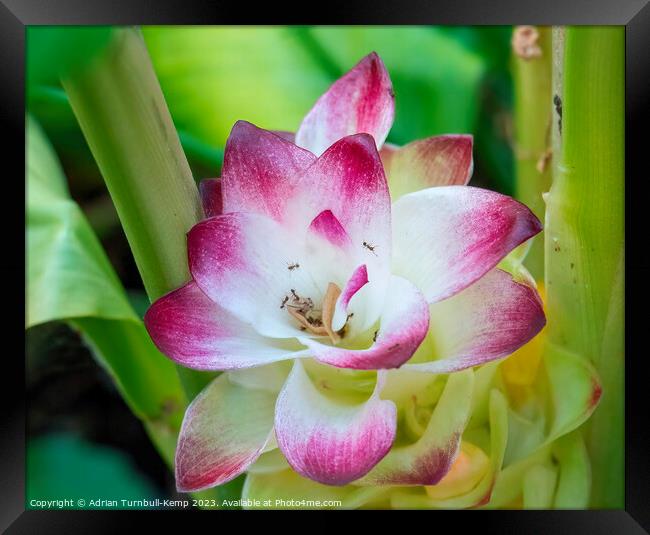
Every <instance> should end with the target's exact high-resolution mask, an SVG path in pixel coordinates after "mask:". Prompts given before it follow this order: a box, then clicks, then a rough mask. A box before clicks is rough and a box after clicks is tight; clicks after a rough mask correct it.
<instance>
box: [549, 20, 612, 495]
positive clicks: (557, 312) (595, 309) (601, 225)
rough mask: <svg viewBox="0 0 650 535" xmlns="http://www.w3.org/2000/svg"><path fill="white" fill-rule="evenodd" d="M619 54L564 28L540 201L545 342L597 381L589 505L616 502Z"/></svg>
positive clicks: (595, 30)
mask: <svg viewBox="0 0 650 535" xmlns="http://www.w3.org/2000/svg"><path fill="white" fill-rule="evenodd" d="M558 35H559V34H558ZM624 52H625V39H624V29H623V28H622V27H570V28H567V29H566V30H565V35H564V59H563V62H562V64H563V68H562V73H561V76H557V77H556V80H557V81H558V82H559V85H561V86H562V88H561V90H560V91H559V92H558V96H559V97H560V98H561V103H559V101H558V104H561V114H562V115H561V132H560V129H559V119H560V117H559V114H557V113H556V114H555V116H554V129H555V135H556V142H555V143H554V145H557V149H556V150H555V151H554V160H555V162H554V171H553V184H552V187H551V190H550V193H549V195H548V197H547V199H546V202H547V208H546V230H545V234H546V236H545V244H546V250H545V254H546V291H547V314H548V329H547V333H548V340H549V342H550V344H551V346H558V347H561V348H563V349H564V350H568V351H571V352H573V353H576V354H578V355H580V356H582V357H583V358H585V359H589V360H591V362H592V363H593V364H594V365H595V367H596V369H597V370H598V371H599V374H600V377H601V380H602V397H601V401H600V405H599V406H598V408H597V409H596V411H595V413H594V415H593V417H592V419H591V421H590V422H589V423H588V425H587V428H586V430H585V431H586V435H585V436H586V438H587V447H588V450H589V454H590V457H591V462H592V468H593V487H592V498H591V506H592V507H622V506H623V498H624V495H623V471H624V465H623V448H624V442H623V438H624V437H623V431H624V429H623V387H624V384H623V285H624V272H623V270H624V169H625V168H624V123H623V118H624V80H625V78H624V76H625V72H624V57H625V56H624Z"/></svg>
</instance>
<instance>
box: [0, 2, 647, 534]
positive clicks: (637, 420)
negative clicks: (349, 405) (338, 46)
mask: <svg viewBox="0 0 650 535" xmlns="http://www.w3.org/2000/svg"><path fill="white" fill-rule="evenodd" d="M247 11H248V12H247ZM104 24H111V25H113V24H117V25H126V24H128V25H133V24H136V25H141V24H203V25H205V24H240V25H242V24H246V25H250V24H391V25H397V24H451V25H474V24H477V25H496V24H540V25H570V24H577V25H581V24H590V25H591V24H595V25H600V24H602V25H624V26H625V27H626V128H625V133H626V134H625V135H626V242H627V245H626V249H627V259H626V281H627V284H626V295H625V298H626V368H625V371H626V415H625V425H626V474H625V475H626V482H625V485H626V498H625V509H624V510H610V511H605V510H599V511H595V510H594V511H517V512H515V511H505V512H504V511H500V512H499V511H490V512H487V511H484V512H480V513H478V512H474V513H472V514H470V515H462V517H461V515H459V514H456V513H451V514H454V519H453V522H454V523H456V522H461V523H464V522H465V520H466V519H469V520H470V521H471V522H472V523H476V524H477V525H478V526H479V529H482V530H484V529H486V528H488V530H490V531H491V530H494V531H497V532H498V533H502V534H506V533H558V534H561V533H572V534H575V533H589V534H594V535H595V534H601V533H602V534H609V533H617V534H619V533H620V534H627V533H630V534H636V533H644V532H646V533H647V532H648V531H650V507H649V504H650V484H649V482H650V428H649V426H648V425H647V423H646V422H647V415H646V408H647V407H648V406H650V388H648V386H647V382H648V379H647V376H646V375H645V374H644V373H643V372H644V369H643V360H645V359H646V358H647V357H646V353H647V351H646V352H644V351H642V350H641V351H639V349H642V348H643V343H642V338H641V336H642V335H643V334H644V323H645V321H646V318H647V317H648V313H647V311H645V310H644V303H646V302H648V299H649V298H650V295H649V292H648V285H647V284H645V281H648V280H650V252H649V251H648V246H647V238H646V237H645V235H644V230H645V227H644V209H645V212H647V211H648V208H647V207H645V206H643V205H642V203H643V201H644V199H645V196H644V193H645V191H647V190H646V189H645V188H647V182H648V179H647V178H646V177H645V176H644V174H643V171H644V169H645V165H644V163H645V160H644V156H645V153H646V152H647V149H645V147H644V145H645V142H644V139H645V134H646V132H647V130H648V125H649V124H650V117H649V116H648V101H649V100H650V98H649V94H648V89H649V86H650V83H649V82H650V76H649V72H650V61H648V59H647V53H648V51H649V50H650V6H648V0H618V1H605V0H597V1H596V0H576V1H570V0H546V1H544V2H539V0H537V1H535V0H516V1H515V0H508V1H499V2H490V1H486V0H485V1H477V0H454V1H447V2H445V3H441V2H436V3H435V4H434V3H433V2H431V1H427V0H401V1H400V2H399V3H397V2H390V1H378V0H374V1H373V2H357V3H354V4H351V3H350V2H345V3H344V2H336V1H331V2H329V3H327V9H322V10H320V12H318V13H316V11H314V12H312V14H306V13H305V12H304V11H303V10H297V9H295V8H292V9H287V10H284V11H283V10H282V9H281V7H279V6H278V5H277V4H272V5H270V4H268V5H266V7H265V6H264V5H260V6H259V7H258V6H256V7H255V8H254V9H250V6H248V7H247V6H246V5H241V3H240V4H238V3H226V2H222V1H214V0H213V1H205V0H203V1H201V0H158V1H156V2H153V1H147V0H137V1H136V0H113V1H93V2H88V1H84V0H2V2H1V3H0V25H1V29H0V40H1V45H0V57H1V59H2V69H1V70H0V76H1V77H2V84H0V91H1V92H2V98H0V109H1V115H0V116H1V117H2V123H3V130H4V131H5V137H6V141H5V143H4V146H5V147H6V152H4V156H5V158H6V160H5V161H7V160H8V161H11V160H13V162H12V163H14V167H13V169H15V172H14V173H13V174H10V173H8V172H7V175H6V177H5V181H4V183H3V184H6V185H8V182H12V183H14V184H18V181H17V180H16V177H17V176H19V173H20V171H19V170H20V169H22V170H23V173H24V167H25V158H24V151H25V143H24V132H25V111H24V110H25V106H24V104H25V102H24V100H25V97H24V91H25V80H24V74H25V68H24V58H25V30H26V26H29V25H104ZM5 169H6V166H5ZM646 174H647V173H646ZM3 191H5V196H4V199H5V201H6V202H5V203H4V206H3V209H2V210H0V213H1V214H2V215H1V216H0V217H2V224H3V226H2V227H1V228H2V229H6V233H3V234H4V235H3V248H4V250H5V251H6V252H7V254H4V255H3V259H2V261H1V262H0V276H2V278H1V279H0V280H2V281H15V280H20V278H21V277H22V278H23V280H24V277H25V264H24V260H25V257H24V256H22V257H21V256H20V255H19V254H16V251H21V250H22V251H24V250H25V242H24V236H25V234H24V230H23V229H22V228H18V225H19V224H18V222H19V221H20V218H21V215H22V217H23V219H24V215H25V214H24V205H23V207H21V206H20V204H19V203H18V202H16V201H15V200H12V199H11V197H13V196H10V195H7V194H6V189H5V190H3ZM17 191H18V192H19V191H23V193H24V188H22V189H21V188H20V187H19V186H18V187H17ZM7 201H8V202H7ZM644 242H645V243H644ZM9 252H10V254H9ZM28 261H29V259H27V262H28ZM12 287H13V288H12ZM7 290H9V291H7ZM12 290H13V295H10V294H12ZM2 295H3V296H4V297H5V299H8V302H7V303H6V304H5V307H6V308H5V311H6V313H5V316H6V319H5V325H4V327H5V335H11V337H9V336H6V337H5V339H9V338H11V339H15V340H17V339H18V337H19V334H18V333H20V332H21V330H23V329H24V326H23V325H19V323H20V321H21V319H20V314H18V313H17V311H21V310H24V306H25V294H24V292H21V291H20V289H19V287H18V285H17V284H15V283H10V284H6V283H5V284H4V285H3V292H2ZM14 323H15V325H14ZM645 330H647V327H646V328H645ZM23 332H24V331H23ZM8 347H9V346H8V345H6V346H5V348H6V349H5V355H4V360H3V362H2V368H1V369H2V371H3V373H2V377H3V388H2V399H3V401H4V404H3V405H2V411H1V412H0V414H1V416H0V421H1V422H2V426H1V427H0V429H1V431H0V493H1V496H2V498H1V499H0V528H2V529H3V530H4V529H7V532H8V533H50V532H58V531H61V532H65V533H74V532H83V533H87V532H90V531H91V530H92V531H93V532H104V531H111V532H112V531H115V530H117V529H123V526H124V516H123V513H124V514H126V512H117V511H115V512H107V511H32V510H28V511H26V510H25V468H24V464H25V451H24V450H25V407H24V395H23V392H22V390H23V389H22V386H23V385H24V384H25V371H24V362H23V361H22V360H21V359H20V358H19V356H18V353H17V348H18V347H19V346H18V344H17V345H16V350H9V349H8ZM12 385H13V391H12V388H10V387H11V386H12ZM166 513H167V514H166V516H165V517H164V518H165V522H166V523H167V522H169V519H170V514H171V512H166ZM133 514H135V512H130V515H131V518H132V516H133ZM138 514H140V513H138ZM145 514H147V513H145ZM437 518H441V517H437ZM427 521H428V520H427ZM432 527H433V526H432ZM458 527H460V524H457V525H455V526H454V528H455V529H458ZM461 529H462V527H461Z"/></svg>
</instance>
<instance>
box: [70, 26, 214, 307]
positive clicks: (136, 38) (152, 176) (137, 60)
mask: <svg viewBox="0 0 650 535" xmlns="http://www.w3.org/2000/svg"><path fill="white" fill-rule="evenodd" d="M63 86H64V88H65V90H66V93H67V94H68V97H69V99H70V104H71V105H72V109H73V111H74V113H75V115H76V116H77V119H78V120H79V124H80V125H81V129H82V131H83V133H84V135H85V137H86V140H87V141H88V144H89V146H90V149H91V151H92V153H93V156H94V157H95V159H96V160H97V164H98V165H99V168H100V170H101V172H102V175H103V176H104V180H105V181H106V185H107V187H108V190H109V192H110V194H111V197H112V198H113V202H114V203H115V207H116V209H117V212H118V214H119V216H120V221H121V222H122V226H123V227H124V231H125V233H126V237H127V239H128V241H129V245H130V246H131V250H132V251H133V256H134V258H135V261H136V264H137V266H138V269H139V271H140V275H141V276H142V280H143V282H144V286H145V288H146V290H147V294H148V295H149V297H150V299H156V298H158V297H160V296H161V295H163V294H165V293H166V292H168V291H169V290H171V289H173V288H177V287H179V286H181V285H182V284H183V283H185V282H187V281H188V280H189V271H188V268H187V246H186V238H185V234H186V233H187V232H188V231H189V230H190V228H191V227H192V226H193V225H194V224H195V223H196V222H197V221H199V220H200V218H201V217H202V210H201V203H200V200H199V195H198V191H197V189H196V186H195V184H194V179H193V178H192V173H191V171H190V167H189V165H188V163H187V160H186V159H185V155H184V154H183V150H182V148H181V145H180V142H179V140H178V135H177V133H176V129H175V128H174V124H173V122H172V119H171V116H170V114H169V111H168V110H167V105H166V104H165V100H164V98H163V94H162V90H161V89H160V85H159V84H158V80H157V79H156V75H155V73H154V71H153V67H152V65H151V61H150V60H149V56H148V54H147V50H146V48H145V45H144V42H143V41H142V38H141V36H140V35H139V34H138V32H137V31H136V30H134V29H125V30H121V31H119V32H117V33H116V35H115V39H114V41H113V43H112V45H111V46H110V48H109V50H107V52H106V54H104V55H103V56H101V57H100V58H99V59H98V60H97V61H96V62H95V63H94V64H93V65H92V66H91V67H90V68H89V69H87V70H85V71H83V72H82V73H80V74H78V75H76V76H74V77H73V78H68V79H65V80H64V81H63Z"/></svg>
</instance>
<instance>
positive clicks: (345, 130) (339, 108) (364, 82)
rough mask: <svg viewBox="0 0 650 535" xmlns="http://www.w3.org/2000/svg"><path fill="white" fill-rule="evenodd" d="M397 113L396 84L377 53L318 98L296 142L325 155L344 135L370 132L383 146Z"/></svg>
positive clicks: (299, 131)
mask: <svg viewBox="0 0 650 535" xmlns="http://www.w3.org/2000/svg"><path fill="white" fill-rule="evenodd" d="M394 115H395V94H394V93H393V86H392V84H391V81H390V77H389V76H388V72H387V71H386V67H385V66H384V64H383V62H382V61H381V59H379V56H378V55H377V54H376V53H374V52H373V53H371V54H369V55H368V56H366V57H365V58H363V59H362V60H361V61H360V62H359V63H357V65H356V66H355V67H353V68H352V70H350V71H349V72H348V73H347V74H345V75H344V76H343V77H341V78H339V79H338V80H337V81H336V82H334V84H333V85H332V86H331V87H330V88H329V89H328V90H327V92H326V93H325V94H324V95H323V96H321V97H320V98H319V99H318V101H317V102H316V104H315V105H314V107H313V108H312V109H311V110H310V112H309V113H308V114H307V115H306V116H305V118H304V119H303V121H302V124H301V125H300V128H299V129H298V132H297V133H296V144H297V145H299V146H300V147H304V148H306V149H308V150H310V151H311V152H313V153H314V154H322V153H323V152H324V151H325V149H327V147H329V146H330V145H331V144H332V143H334V142H335V141H337V140H338V139H340V138H342V137H345V136H349V135H350V134H358V133H367V134H370V135H372V136H373V137H374V138H375V141H376V142H377V146H378V147H381V145H382V144H383V142H384V140H385V139H386V136H387V135H388V131H389V130H390V127H391V126H392V124H393V118H394Z"/></svg>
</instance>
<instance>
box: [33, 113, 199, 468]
mask: <svg viewBox="0 0 650 535" xmlns="http://www.w3.org/2000/svg"><path fill="white" fill-rule="evenodd" d="M27 155H28V161H27V192H28V198H27V264H28V270H27V311H28V312H27V327H30V326H33V325H37V324H40V323H44V322H47V321H52V320H69V321H72V323H73V325H74V326H75V327H76V328H78V329H79V330H81V333H82V335H83V337H84V339H85V340H86V341H87V343H88V344H89V345H90V346H91V347H92V349H93V350H94V354H95V356H96V358H97V359H98V360H99V362H100V363H101V364H102V365H103V366H104V367H105V369H106V370H107V371H108V373H109V374H110V375H111V376H112V377H113V379H114V380H115V382H116V384H117V386H118V388H119V390H120V392H121V394H122V396H123V397H124V398H125V400H126V401H127V403H128V404H129V406H130V408H131V410H133V412H134V413H135V414H136V415H137V416H139V417H140V418H142V419H144V420H145V422H146V423H148V424H149V426H150V427H148V429H149V430H150V431H152V430H154V429H158V430H160V432H163V431H164V436H165V437H167V438H164V439H163V435H160V436H159V437H157V436H156V433H155V432H154V433H153V439H154V442H155V443H156V445H157V446H159V447H161V446H163V445H164V446H165V448H166V449H165V450H161V453H163V456H164V457H165V459H166V460H167V461H168V462H169V463H171V461H172V458H173V451H174V448H173V444H171V442H172V441H170V440H169V437H172V438H173V437H174V436H175V432H176V431H177V429H178V426H179V425H180V421H181V419H182V414H183V410H184V408H185V406H186V404H187V401H186V398H185V394H184V392H183V389H182V387H181V384H180V381H179V378H178V374H177V372H176V368H175V366H174V364H173V363H172V362H171V361H170V360H169V359H167V358H166V357H164V356H163V355H162V354H161V353H160V352H159V351H158V350H157V349H156V347H155V346H154V345H153V342H151V339H150V338H149V335H148V334H147V332H146V330H145V328H144V325H143V324H142V321H141V320H140V318H139V317H138V315H137V314H136V313H135V312H134V310H133V308H132V307H131V305H130V304H129V301H128V299H127V296H126V294H125V292H124V290H123V288H122V287H121V284H120V281H119V279H118V278H117V276H116V274H115V272H114V271H113V268H112V267H111V265H110V263H109V261H108V259H107V257H106V254H105V253H104V250H103V249H102V247H101V244H100V243H99V241H98V240H97V238H96V236H95V235H94V234H93V232H92V229H91V228H90V226H89V224H88V222H87V221H86V219H85V218H84V216H83V214H82V212H81V210H80V209H79V207H78V206H77V205H76V204H75V203H74V201H72V200H71V199H70V198H69V197H68V193H67V188H66V184H65V178H64V176H63V173H62V171H61V167H60V165H59V163H58V161H57V158H56V155H55V154H54V152H53V151H52V149H51V147H50V146H49V144H48V141H47V139H46V138H45V136H44V134H43V132H42V131H41V129H40V127H39V126H38V124H37V123H36V122H35V121H34V120H33V119H32V118H28V123H27ZM170 444H171V448H170V447H169V446H170Z"/></svg>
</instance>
